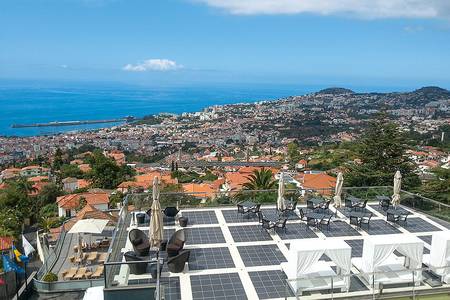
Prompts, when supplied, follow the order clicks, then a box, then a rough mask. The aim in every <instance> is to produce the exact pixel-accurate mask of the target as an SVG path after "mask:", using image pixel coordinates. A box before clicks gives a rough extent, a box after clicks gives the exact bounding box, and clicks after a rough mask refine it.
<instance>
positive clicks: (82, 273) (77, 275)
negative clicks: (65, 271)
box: [71, 267, 87, 280]
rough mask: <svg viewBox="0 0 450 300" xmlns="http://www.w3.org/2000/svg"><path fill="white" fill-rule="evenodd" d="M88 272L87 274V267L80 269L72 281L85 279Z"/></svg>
mask: <svg viewBox="0 0 450 300" xmlns="http://www.w3.org/2000/svg"><path fill="white" fill-rule="evenodd" d="M86 272H87V268H85V267H83V268H79V269H78V271H77V273H76V274H75V275H74V276H73V277H72V278H71V279H73V280H79V279H83V278H84V276H85V274H86Z"/></svg>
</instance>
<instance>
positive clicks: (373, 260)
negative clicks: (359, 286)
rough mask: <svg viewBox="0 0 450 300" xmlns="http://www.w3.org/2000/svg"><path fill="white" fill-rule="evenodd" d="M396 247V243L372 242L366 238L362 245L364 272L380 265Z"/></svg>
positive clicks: (371, 270)
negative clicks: (379, 243) (378, 243)
mask: <svg viewBox="0 0 450 300" xmlns="http://www.w3.org/2000/svg"><path fill="white" fill-rule="evenodd" d="M396 248H397V244H394V243H392V244H382V245H377V244H372V243H371V242H370V240H366V241H365V242H364V246H363V254H362V260H363V268H364V272H367V273H372V272H374V271H375V269H376V268H377V267H378V266H379V265H381V264H382V263H383V262H384V261H385V260H386V259H388V257H389V256H390V255H391V254H392V252H394V250H395V249H396Z"/></svg>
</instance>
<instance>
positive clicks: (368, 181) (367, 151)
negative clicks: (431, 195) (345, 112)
mask: <svg viewBox="0 0 450 300" xmlns="http://www.w3.org/2000/svg"><path fill="white" fill-rule="evenodd" d="M406 150H407V147H406V143H405V141H404V138H403V135H402V133H401V132H400V130H399V128H398V126H397V125H396V124H395V123H393V122H391V121H390V120H389V119H388V118H387V115H386V114H385V113H381V114H379V115H378V116H377V117H376V118H375V119H374V120H372V121H371V122H370V124H369V126H368V128H367V129H366V130H365V132H364V134H363V135H362V140H361V142H360V144H359V145H358V147H357V157H358V158H359V160H360V163H356V164H353V165H350V166H349V172H348V174H347V176H346V181H345V182H346V185H348V186H382V185H392V184H393V177H394V173H395V172H396V171H397V170H400V172H401V173H402V177H403V180H402V185H403V187H405V188H411V187H415V186H418V185H420V180H419V178H418V176H417V175H416V174H415V173H414V172H413V170H414V164H413V163H412V161H411V160H410V159H409V158H408V156H407V155H406Z"/></svg>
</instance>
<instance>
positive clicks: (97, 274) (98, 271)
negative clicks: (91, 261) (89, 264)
mask: <svg viewBox="0 0 450 300" xmlns="http://www.w3.org/2000/svg"><path fill="white" fill-rule="evenodd" d="M104 268H105V267H104V266H98V267H97V269H96V270H95V272H94V273H93V274H92V275H91V278H100V277H101V276H102V275H103V270H104Z"/></svg>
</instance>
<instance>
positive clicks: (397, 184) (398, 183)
mask: <svg viewBox="0 0 450 300" xmlns="http://www.w3.org/2000/svg"><path fill="white" fill-rule="evenodd" d="M401 188H402V174H401V173H400V171H397V172H395V175H394V194H393V195H392V201H391V203H392V205H393V206H394V207H395V206H397V205H399V204H400V190H401Z"/></svg>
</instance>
